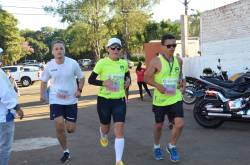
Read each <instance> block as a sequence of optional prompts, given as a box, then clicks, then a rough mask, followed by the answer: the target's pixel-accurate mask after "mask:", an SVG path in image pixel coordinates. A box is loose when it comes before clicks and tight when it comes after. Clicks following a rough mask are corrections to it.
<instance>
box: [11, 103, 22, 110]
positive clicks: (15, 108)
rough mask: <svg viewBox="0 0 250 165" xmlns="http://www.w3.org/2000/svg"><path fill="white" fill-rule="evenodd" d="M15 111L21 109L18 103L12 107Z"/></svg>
mask: <svg viewBox="0 0 250 165" xmlns="http://www.w3.org/2000/svg"><path fill="white" fill-rule="evenodd" d="M13 109H14V110H15V111H18V110H20V109H21V107H20V105H19V104H17V105H16V106H15V107H14V108H13Z"/></svg>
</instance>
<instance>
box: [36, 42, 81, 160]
mask: <svg viewBox="0 0 250 165" xmlns="http://www.w3.org/2000/svg"><path fill="white" fill-rule="evenodd" d="M52 54H53V55H54V59H52V60H51V61H50V62H48V64H47V65H46V67H45V69H44V71H43V73H42V76H41V78H40V80H41V90H40V97H41V101H43V102H44V101H45V99H46V96H45V93H46V88H47V82H48V81H50V90H49V104H50V119H51V120H55V127H56V134H57V138H58V140H59V142H60V144H61V147H62V148H63V150H64V154H63V156H62V158H61V159H60V160H61V162H62V163H64V162H66V161H68V160H69V159H70V154H69V149H68V146H67V139H66V134H65V128H66V130H67V132H68V133H73V132H74V131H75V129H76V120H77V101H78V98H79V97H80V96H81V93H82V88H83V85H84V75H83V72H82V71H81V68H80V66H79V64H78V63H77V62H76V61H75V60H73V59H71V58H68V57H66V56H65V45H64V43H63V42H62V41H59V40H57V41H53V42H52ZM76 78H77V79H78V80H79V84H78V85H77V82H76Z"/></svg>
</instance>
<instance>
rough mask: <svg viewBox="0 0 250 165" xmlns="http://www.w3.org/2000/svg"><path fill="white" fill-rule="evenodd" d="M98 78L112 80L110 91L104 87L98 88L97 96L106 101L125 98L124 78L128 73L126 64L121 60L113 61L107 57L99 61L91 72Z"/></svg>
mask: <svg viewBox="0 0 250 165" xmlns="http://www.w3.org/2000/svg"><path fill="white" fill-rule="evenodd" d="M93 71H94V72H95V73H97V74H98V75H99V76H100V80H102V81H105V80H108V79H110V80H112V81H113V84H112V90H111V89H107V88H106V87H104V86H101V87H100V90H99V92H98V96H101V97H104V98H107V99H119V98H123V97H125V89H124V76H125V73H126V72H128V62H127V61H126V60H123V59H119V60H117V61H114V60H112V59H110V58H109V57H106V58H104V59H101V60H99V61H98V62H97V63H96V66H95V68H94V70H93Z"/></svg>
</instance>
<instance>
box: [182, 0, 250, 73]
mask: <svg viewBox="0 0 250 165" xmlns="http://www.w3.org/2000/svg"><path fill="white" fill-rule="evenodd" d="M218 58H220V59H221V64H222V67H223V69H224V70H227V71H228V72H229V74H234V73H236V72H240V71H243V69H244V68H245V67H248V68H250V0H240V1H237V2H235V3H232V4H229V5H226V6H223V7H220V8H217V9H214V10H210V11H206V12H204V13H202V17H201V57H196V58H188V59H185V66H184V70H185V71H184V72H185V73H186V75H191V76H199V75H200V74H201V72H202V70H203V69H204V68H205V67H211V68H213V69H215V70H216V66H217V64H218V62H217V59H218Z"/></svg>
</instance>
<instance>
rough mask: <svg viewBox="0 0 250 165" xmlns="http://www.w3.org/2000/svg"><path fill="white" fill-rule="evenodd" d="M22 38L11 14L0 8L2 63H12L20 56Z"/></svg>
mask: <svg viewBox="0 0 250 165" xmlns="http://www.w3.org/2000/svg"><path fill="white" fill-rule="evenodd" d="M22 42H23V39H22V38H21V36H20V32H19V30H18V28H17V20H16V19H15V18H14V16H13V15H11V14H9V13H8V12H6V11H5V10H3V9H1V8H0V47H2V48H3V49H4V57H3V59H4V61H3V62H4V63H5V64H13V63H15V62H16V61H17V60H19V59H20V58H21V55H22V51H23V49H22V46H21V44H22Z"/></svg>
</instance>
